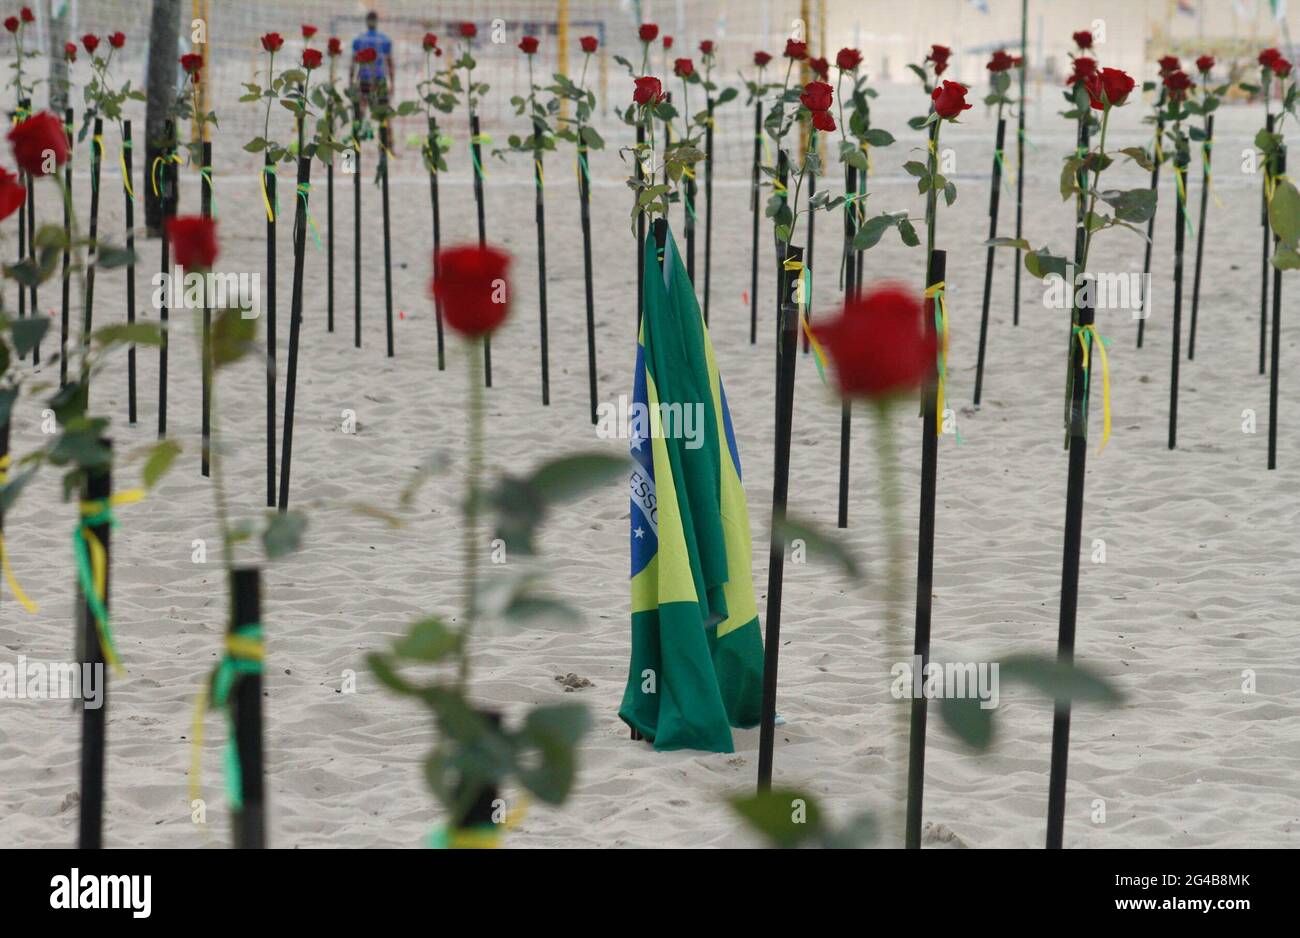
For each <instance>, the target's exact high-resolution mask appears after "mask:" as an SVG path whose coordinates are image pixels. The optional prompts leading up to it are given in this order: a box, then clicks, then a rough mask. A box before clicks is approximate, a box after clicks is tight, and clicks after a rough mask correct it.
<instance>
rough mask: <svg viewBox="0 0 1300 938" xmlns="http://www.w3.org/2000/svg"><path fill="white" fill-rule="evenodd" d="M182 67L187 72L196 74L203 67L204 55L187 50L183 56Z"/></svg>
mask: <svg viewBox="0 0 1300 938" xmlns="http://www.w3.org/2000/svg"><path fill="white" fill-rule="evenodd" d="M181 68H183V69H185V74H187V75H194V74H197V73H198V71H199V70H200V69H201V68H203V56H202V55H200V54H199V53H197V52H186V53H185V54H184V55H182V56H181Z"/></svg>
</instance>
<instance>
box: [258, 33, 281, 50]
mask: <svg viewBox="0 0 1300 938" xmlns="http://www.w3.org/2000/svg"><path fill="white" fill-rule="evenodd" d="M283 46H284V37H283V36H281V35H280V34H279V33H267V34H266V35H265V36H263V37H262V48H263V49H265V50H266V51H267V52H279V51H280V49H281V48H282V47H283Z"/></svg>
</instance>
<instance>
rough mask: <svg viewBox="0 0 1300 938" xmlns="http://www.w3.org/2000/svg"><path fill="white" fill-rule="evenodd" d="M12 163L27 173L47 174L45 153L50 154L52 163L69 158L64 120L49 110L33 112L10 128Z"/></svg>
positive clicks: (56, 164)
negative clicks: (12, 152)
mask: <svg viewBox="0 0 1300 938" xmlns="http://www.w3.org/2000/svg"><path fill="white" fill-rule="evenodd" d="M9 143H10V145H11V146H12V147H13V151H14V162H16V163H17V164H18V165H19V166H21V167H22V168H23V170H24V171H25V172H26V173H27V174H28V175H30V176H44V175H45V174H46V172H45V170H46V164H45V158H46V154H50V155H53V157H54V164H55V166H56V167H57V166H62V165H63V164H64V163H66V162H67V161H68V138H67V135H66V132H65V131H64V128H63V122H62V121H61V120H59V119H58V118H57V117H55V116H54V115H53V114H51V113H50V112H49V111H41V112H40V113H39V114H33V115H32V116H31V117H29V118H27V120H25V121H23V122H22V123H20V124H15V125H14V128H13V130H11V131H9Z"/></svg>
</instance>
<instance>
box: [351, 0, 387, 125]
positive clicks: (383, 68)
mask: <svg viewBox="0 0 1300 938" xmlns="http://www.w3.org/2000/svg"><path fill="white" fill-rule="evenodd" d="M378 26H379V14H378V13H376V12H375V11H374V10H371V11H370V12H369V13H367V14H366V31H365V32H364V33H362V34H361V35H360V36H357V37H356V38H355V39H353V40H352V74H351V81H352V86H353V87H354V88H355V89H356V90H357V92H358V95H359V100H360V101H362V102H363V103H366V102H370V101H374V102H375V103H377V104H381V105H385V106H386V105H387V104H388V98H389V95H390V94H392V90H393V77H394V76H393V40H391V39H389V38H388V37H387V36H386V35H384V34H383V33H381V32H380V31H379V29H378ZM365 49H373V50H374V51H375V59H374V61H373V62H359V61H357V55H358V53H360V52H362V51H363V50H365ZM366 57H367V58H368V56H366Z"/></svg>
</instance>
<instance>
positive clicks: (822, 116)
mask: <svg viewBox="0 0 1300 938" xmlns="http://www.w3.org/2000/svg"><path fill="white" fill-rule="evenodd" d="M812 125H813V127H815V128H816V129H817V130H825V131H828V132H829V131H832V130H834V129H835V118H833V117H831V112H830V111H813V115H812Z"/></svg>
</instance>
